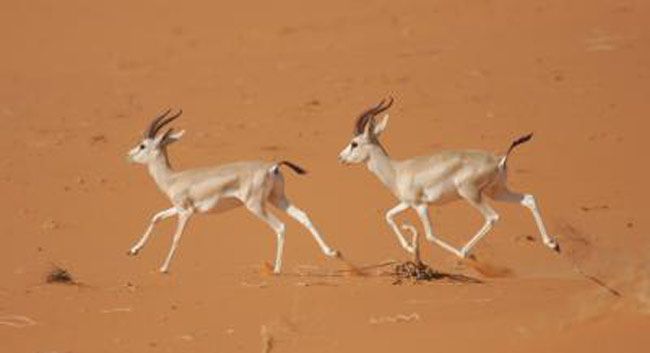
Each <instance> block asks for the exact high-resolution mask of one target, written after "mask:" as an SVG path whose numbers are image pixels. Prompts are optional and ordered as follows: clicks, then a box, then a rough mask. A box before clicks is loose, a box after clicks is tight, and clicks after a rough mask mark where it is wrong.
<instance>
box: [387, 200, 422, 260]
mask: <svg viewBox="0 0 650 353" xmlns="http://www.w3.org/2000/svg"><path fill="white" fill-rule="evenodd" d="M408 208H409V205H408V204H407V203H404V202H400V203H399V204H398V205H397V206H395V207H393V208H391V209H390V210H388V212H386V222H388V225H390V227H391V228H392V229H393V232H394V233H395V235H396V236H397V240H398V241H399V243H400V245H401V246H402V247H403V248H404V250H406V251H408V252H410V253H411V254H413V253H415V245H413V244H411V245H409V243H408V241H407V240H406V238H404V235H403V234H402V232H401V231H400V229H399V227H398V226H397V223H395V216H396V215H397V214H398V213H400V212H403V211H404V210H406V209H408Z"/></svg>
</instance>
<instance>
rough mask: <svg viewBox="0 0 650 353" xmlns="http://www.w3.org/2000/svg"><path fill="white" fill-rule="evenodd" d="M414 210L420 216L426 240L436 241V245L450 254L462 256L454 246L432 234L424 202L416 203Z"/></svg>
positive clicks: (427, 210)
mask: <svg viewBox="0 0 650 353" xmlns="http://www.w3.org/2000/svg"><path fill="white" fill-rule="evenodd" d="M414 208H415V211H416V212H417V214H418V216H419V217H420V221H421V222H422V227H423V228H424V234H425V236H426V238H427V240H428V241H430V242H432V243H436V244H437V245H438V246H440V247H441V248H443V249H445V250H447V251H449V252H451V253H452V254H454V255H456V256H460V257H462V254H461V252H460V251H458V250H457V249H456V248H454V247H453V246H451V245H449V244H447V243H446V242H444V241H442V240H440V239H438V238H437V237H436V236H435V235H434V234H433V229H432V227H431V220H430V219H429V209H428V207H427V205H426V204H421V205H417V206H415V207H414Z"/></svg>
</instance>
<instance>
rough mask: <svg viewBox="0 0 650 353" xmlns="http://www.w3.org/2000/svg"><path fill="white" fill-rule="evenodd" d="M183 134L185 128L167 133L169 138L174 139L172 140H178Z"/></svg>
mask: <svg viewBox="0 0 650 353" xmlns="http://www.w3.org/2000/svg"><path fill="white" fill-rule="evenodd" d="M183 135H185V130H181V131H177V132H174V133H172V134H169V138H170V139H172V140H174V141H178V140H180V139H181V137H183Z"/></svg>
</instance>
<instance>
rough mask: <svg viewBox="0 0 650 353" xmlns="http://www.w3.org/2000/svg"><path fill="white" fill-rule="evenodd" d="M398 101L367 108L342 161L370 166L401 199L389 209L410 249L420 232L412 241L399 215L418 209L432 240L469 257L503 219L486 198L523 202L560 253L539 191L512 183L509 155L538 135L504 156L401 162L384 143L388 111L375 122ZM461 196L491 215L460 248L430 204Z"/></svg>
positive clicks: (439, 156)
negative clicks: (446, 236)
mask: <svg viewBox="0 0 650 353" xmlns="http://www.w3.org/2000/svg"><path fill="white" fill-rule="evenodd" d="M392 104H393V99H392V98H390V99H389V100H388V101H386V100H382V101H381V102H380V103H379V104H378V105H377V106H374V107H372V108H370V109H368V110H366V111H364V112H363V113H362V114H361V115H360V116H359V117H358V118H357V120H356V123H355V126H354V133H353V137H352V140H351V141H350V143H349V144H348V145H347V146H346V147H345V149H343V151H342V152H341V153H340V154H339V161H341V162H342V163H344V164H360V163H364V164H366V166H367V167H368V169H369V170H370V171H371V172H372V173H374V174H375V175H376V176H377V177H378V178H379V180H380V181H381V182H382V183H383V184H384V185H385V186H386V187H387V188H388V189H389V190H390V191H391V192H392V193H393V195H395V196H396V197H397V199H398V200H399V203H398V204H397V206H395V207H393V208H392V209H390V210H389V211H388V212H386V222H388V224H389V225H390V227H391V228H392V230H393V232H394V233H395V234H396V235H397V239H398V241H399V243H400V245H401V246H402V247H403V248H404V249H405V250H406V251H408V252H410V253H414V254H415V253H416V251H417V246H418V244H417V241H416V239H417V235H414V236H413V241H411V243H410V244H409V242H408V240H407V239H406V238H405V237H404V235H403V234H402V232H401V230H400V228H399V227H398V226H397V223H396V222H395V216H396V215H397V214H398V213H400V212H402V211H405V210H407V209H409V208H412V209H414V210H415V211H416V213H417V214H418V216H419V218H420V221H421V222H422V226H423V228H424V233H425V235H426V239H427V240H429V241H430V242H433V243H435V244H437V245H439V246H441V247H442V248H443V249H445V250H447V251H449V252H451V253H453V254H455V255H456V256H458V257H460V258H465V257H467V256H468V255H469V254H470V252H471V250H472V248H473V247H474V246H475V245H476V244H477V243H478V242H479V241H480V240H481V238H483V237H484V236H485V235H486V234H487V233H488V232H489V231H490V230H491V229H492V227H493V226H494V224H495V223H496V222H497V220H498V219H499V215H498V214H497V213H496V212H495V211H494V210H493V209H492V207H490V205H489V204H488V203H487V202H486V198H490V199H493V200H495V201H503V202H511V203H518V204H521V205H522V206H524V207H526V208H528V209H529V210H530V211H531V213H532V215H533V217H534V219H535V222H536V223H537V228H538V229H539V232H540V234H541V237H542V240H543V242H544V244H545V245H546V246H548V247H549V248H551V249H553V250H555V251H558V252H559V251H560V247H559V244H558V243H557V241H556V240H555V239H553V238H552V237H551V236H549V235H548V232H547V231H546V227H545V226H544V222H543V221H542V217H541V215H540V212H539V209H538V206H537V202H536V201H535V198H534V197H533V195H531V194H520V193H516V192H513V191H511V190H510V189H508V186H507V161H508V156H509V155H510V152H512V150H513V149H514V148H515V147H517V146H518V145H520V144H522V143H525V142H527V141H529V140H530V139H531V137H532V134H529V135H526V136H523V137H521V138H519V139H517V140H515V141H514V142H513V143H512V144H511V145H510V148H508V151H507V152H506V153H505V154H503V155H495V154H492V153H489V152H484V151H473V150H458V151H444V152H439V153H436V154H433V155H429V156H423V157H416V158H411V159H406V160H401V161H397V160H393V159H391V158H390V157H389V156H388V154H387V153H386V150H385V149H384V147H383V146H382V145H381V143H380V142H379V136H380V135H381V133H382V132H383V131H384V130H385V129H386V125H387V123H388V114H385V115H384V116H383V117H382V118H381V120H380V121H376V120H375V117H376V116H377V115H379V114H380V113H382V112H384V111H386V110H387V109H388V108H390V106H391V105H392ZM458 199H463V200H465V201H467V202H468V203H469V204H470V205H472V206H474V208H476V209H477V210H478V211H479V212H481V214H482V215H483V217H484V218H485V223H484V224H483V226H482V227H481V229H479V230H478V232H477V233H476V234H475V235H474V236H473V237H472V238H471V239H470V240H469V242H467V244H465V245H464V246H463V247H462V248H460V249H456V248H455V247H453V246H451V245H450V244H448V243H447V242H445V241H443V240H441V239H440V238H438V237H437V236H436V235H435V234H434V232H433V229H432V226H431V221H430V220H429V213H428V207H429V205H430V204H444V203H447V202H450V201H454V200H458ZM405 229H409V230H411V231H412V230H413V228H412V227H405Z"/></svg>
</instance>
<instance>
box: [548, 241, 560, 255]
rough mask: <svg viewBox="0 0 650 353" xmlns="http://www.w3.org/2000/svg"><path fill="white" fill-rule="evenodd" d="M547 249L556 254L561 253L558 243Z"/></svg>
mask: <svg viewBox="0 0 650 353" xmlns="http://www.w3.org/2000/svg"><path fill="white" fill-rule="evenodd" d="M549 247H550V248H551V250H553V251H555V252H556V253H558V254H560V253H562V250H561V249H560V244H559V243H555V244H553V245H550V246H549Z"/></svg>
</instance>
